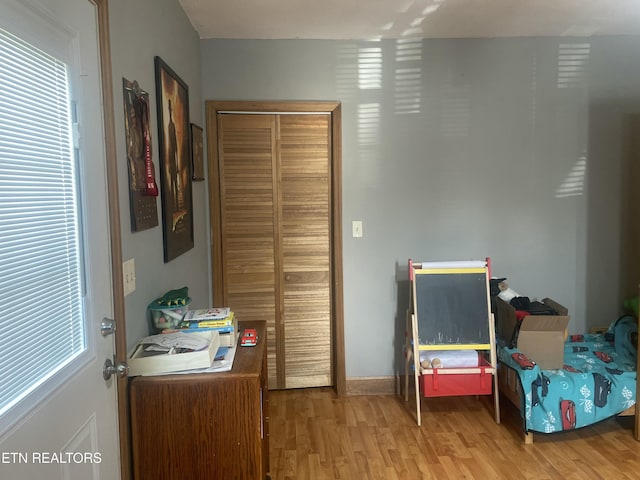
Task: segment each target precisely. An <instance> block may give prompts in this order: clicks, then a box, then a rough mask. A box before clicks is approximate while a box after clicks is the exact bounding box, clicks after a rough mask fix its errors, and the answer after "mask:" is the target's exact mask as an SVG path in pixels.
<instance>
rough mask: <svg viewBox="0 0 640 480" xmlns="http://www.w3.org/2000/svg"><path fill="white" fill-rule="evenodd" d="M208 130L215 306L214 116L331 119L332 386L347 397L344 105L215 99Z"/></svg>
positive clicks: (209, 105)
mask: <svg viewBox="0 0 640 480" xmlns="http://www.w3.org/2000/svg"><path fill="white" fill-rule="evenodd" d="M205 111H206V128H207V173H208V175H207V178H208V180H207V182H208V189H209V225H210V235H211V242H210V249H211V285H212V286H211V288H212V294H213V299H214V302H215V300H216V299H217V298H222V297H223V281H222V269H221V268H216V266H219V265H222V245H221V242H220V241H218V240H219V239H220V238H221V236H222V225H221V211H220V204H219V202H218V199H219V198H220V182H219V172H220V170H219V166H220V162H219V158H218V113H220V112H234V113H259V114H265V113H274V114H279V113H328V114H330V115H331V129H332V131H331V149H332V151H331V172H332V173H331V225H330V228H331V251H332V253H333V255H332V258H331V271H332V279H331V282H332V290H333V291H332V315H331V342H332V344H333V358H332V364H333V371H332V373H331V375H332V380H333V388H334V390H335V391H336V393H337V394H338V395H345V394H346V393H347V386H346V383H347V382H346V367H345V350H344V297H343V283H342V104H341V103H340V102H337V101H307V102H301V101H265V102H263V101H228V100H223V101H218V100H207V101H206V102H205Z"/></svg>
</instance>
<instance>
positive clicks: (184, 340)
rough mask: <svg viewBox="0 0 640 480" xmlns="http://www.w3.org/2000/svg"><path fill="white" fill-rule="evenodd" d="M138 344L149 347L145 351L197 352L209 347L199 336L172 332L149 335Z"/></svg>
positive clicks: (204, 339)
mask: <svg viewBox="0 0 640 480" xmlns="http://www.w3.org/2000/svg"><path fill="white" fill-rule="evenodd" d="M140 343H141V344H144V345H149V346H150V347H151V348H150V347H146V348H145V350H158V351H162V350H165V351H169V350H171V349H172V348H187V349H189V350H193V351H196V352H197V351H199V350H203V349H205V348H207V347H208V346H209V339H207V338H204V337H201V336H200V335H191V334H189V333H182V332H174V333H159V334H157V335H151V336H150V337H145V338H143V339H142V340H140Z"/></svg>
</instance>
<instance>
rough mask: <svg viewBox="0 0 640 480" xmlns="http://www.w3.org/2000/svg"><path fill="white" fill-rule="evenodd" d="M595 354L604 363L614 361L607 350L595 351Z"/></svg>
mask: <svg viewBox="0 0 640 480" xmlns="http://www.w3.org/2000/svg"><path fill="white" fill-rule="evenodd" d="M593 354H594V355H595V356H596V357H598V358H599V359H600V360H602V361H603V362H604V363H611V362H613V358H611V355H609V354H608V353H606V352H601V351H596V352H593Z"/></svg>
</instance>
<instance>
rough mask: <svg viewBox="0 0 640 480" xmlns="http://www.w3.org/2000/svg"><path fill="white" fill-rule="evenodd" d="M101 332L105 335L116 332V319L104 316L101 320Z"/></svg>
mask: <svg viewBox="0 0 640 480" xmlns="http://www.w3.org/2000/svg"><path fill="white" fill-rule="evenodd" d="M100 333H101V334H102V336H103V337H106V336H107V335H113V334H114V333H116V321H115V320H114V319H112V318H106V317H105V318H103V319H102V322H100Z"/></svg>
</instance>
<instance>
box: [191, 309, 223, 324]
mask: <svg viewBox="0 0 640 480" xmlns="http://www.w3.org/2000/svg"><path fill="white" fill-rule="evenodd" d="M230 314H231V309H230V308H229V307H211V308H201V309H196V310H189V311H188V312H187V313H185V315H184V318H183V319H182V320H183V321H186V322H191V321H194V322H201V321H203V320H224V319H225V318H227V317H228V316H229V315H230Z"/></svg>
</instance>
